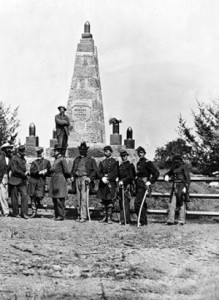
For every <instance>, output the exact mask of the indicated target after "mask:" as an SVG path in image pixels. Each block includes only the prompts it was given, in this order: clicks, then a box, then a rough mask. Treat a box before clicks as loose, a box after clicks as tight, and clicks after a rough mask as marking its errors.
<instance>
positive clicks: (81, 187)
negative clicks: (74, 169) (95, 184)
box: [76, 176, 89, 219]
mask: <svg viewBox="0 0 219 300" xmlns="http://www.w3.org/2000/svg"><path fill="white" fill-rule="evenodd" d="M86 178H87V176H80V177H76V194H77V211H78V216H79V217H80V218H81V219H87V210H88V209H89V207H87V204H88V200H89V184H86V182H85V180H86ZM88 205H89V204H88Z"/></svg>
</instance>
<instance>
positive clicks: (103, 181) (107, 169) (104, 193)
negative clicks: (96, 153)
mask: <svg viewBox="0 0 219 300" xmlns="http://www.w3.org/2000/svg"><path fill="white" fill-rule="evenodd" d="M103 150H104V155H105V159H104V160H103V161H101V162H100V164H99V166H98V169H97V176H98V178H99V179H100V181H99V188H98V197H99V198H100V199H101V202H102V206H103V219H102V220H101V221H100V222H101V223H103V222H106V223H108V224H112V213H113V200H114V199H115V197H116V179H117V178H118V174H119V163H118V161H116V160H115V159H114V158H112V152H113V150H112V147H111V146H105V147H104V148H103Z"/></svg>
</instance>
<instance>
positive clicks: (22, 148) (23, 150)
mask: <svg viewBox="0 0 219 300" xmlns="http://www.w3.org/2000/svg"><path fill="white" fill-rule="evenodd" d="M25 150H26V148H25V146H24V145H20V146H19V147H18V152H25Z"/></svg>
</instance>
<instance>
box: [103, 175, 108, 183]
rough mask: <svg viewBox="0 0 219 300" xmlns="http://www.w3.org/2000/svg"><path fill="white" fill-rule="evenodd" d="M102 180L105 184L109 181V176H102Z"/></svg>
mask: <svg viewBox="0 0 219 300" xmlns="http://www.w3.org/2000/svg"><path fill="white" fill-rule="evenodd" d="M102 181H103V183H105V184H107V183H109V180H108V178H107V177H105V176H104V177H103V178H102Z"/></svg>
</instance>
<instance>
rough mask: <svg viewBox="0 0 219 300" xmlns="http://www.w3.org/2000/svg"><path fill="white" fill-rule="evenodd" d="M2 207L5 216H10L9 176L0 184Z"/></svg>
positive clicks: (0, 203) (0, 202)
mask: <svg viewBox="0 0 219 300" xmlns="http://www.w3.org/2000/svg"><path fill="white" fill-rule="evenodd" d="M0 205H1V210H2V213H3V215H8V214H9V207H8V175H7V174H5V175H4V177H3V179H2V182H1V184H0Z"/></svg>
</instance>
